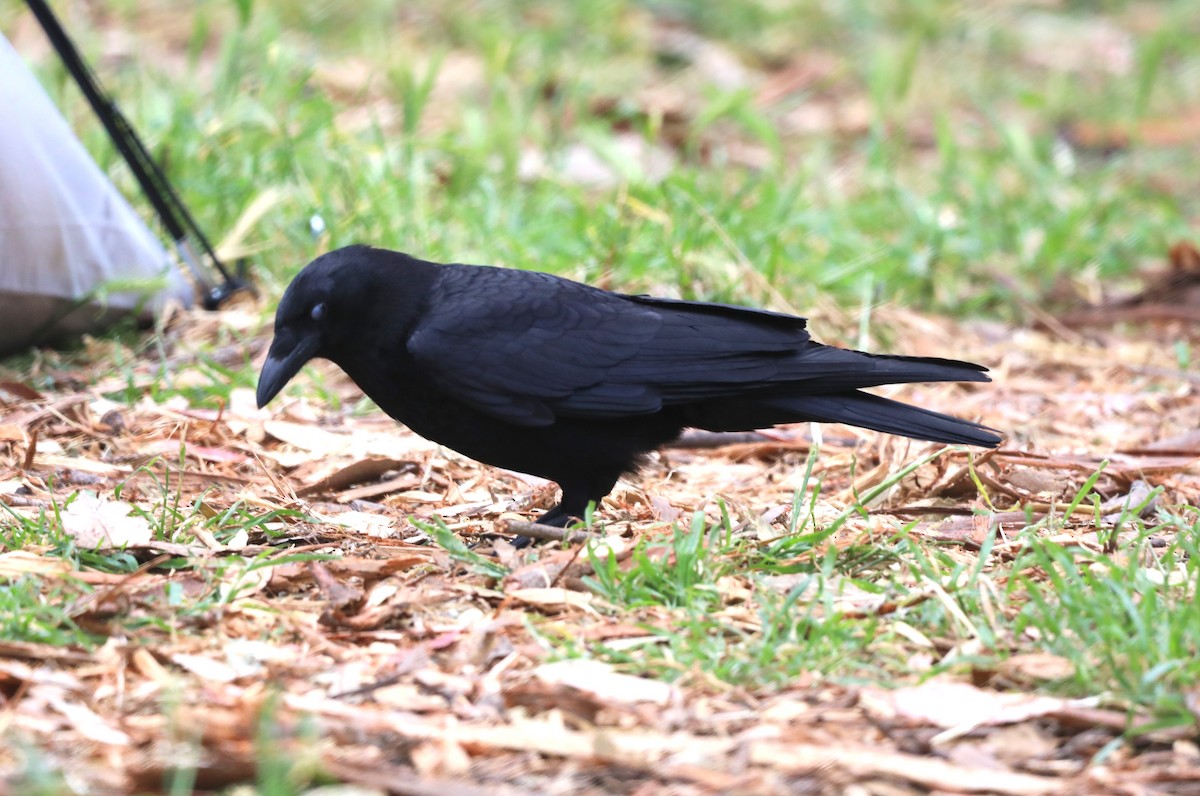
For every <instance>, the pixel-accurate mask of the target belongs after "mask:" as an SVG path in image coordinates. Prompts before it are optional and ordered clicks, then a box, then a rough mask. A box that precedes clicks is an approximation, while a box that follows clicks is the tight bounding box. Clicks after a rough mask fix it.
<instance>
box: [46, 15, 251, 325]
mask: <svg viewBox="0 0 1200 796" xmlns="http://www.w3.org/2000/svg"><path fill="white" fill-rule="evenodd" d="M25 2H26V4H27V5H28V6H29V10H30V11H32V12H33V15H34V16H35V17H36V18H37V21H38V23H39V24H40V25H41V26H42V30H44V31H45V32H46V36H47V38H49V39H50V43H51V44H52V45H53V46H54V49H55V50H56V51H57V52H58V56H59V58H61V59H62V62H63V64H64V65H65V66H66V67H67V71H68V72H70V73H71V77H72V78H74V80H75V83H76V85H78V86H79V89H80V91H82V92H83V95H84V97H86V98H87V101H88V104H90V105H91V106H92V110H93V111H94V112H95V113H96V116H97V117H98V118H99V119H100V122H101V124H103V125H104V129H105V130H106V131H107V132H108V137H109V138H110V139H111V140H112V142H113V146H115V147H116V148H117V151H118V152H119V153H120V154H121V157H122V158H124V160H125V162H126V163H127V164H128V165H129V169H130V171H132V172H133V176H134V177H135V178H136V179H137V181H138V185H140V186H141V188H142V192H143V193H145V194H146V198H147V199H148V200H149V201H150V204H151V206H152V207H153V208H154V212H155V213H156V214H157V215H158V218H159V220H160V221H162V225H163V226H164V227H165V228H166V230H167V232H168V233H169V234H170V235H171V238H172V240H174V242H175V249H176V251H177V252H178V254H179V257H180V259H181V260H182V261H183V263H184V265H186V266H187V268H188V270H189V271H191V273H192V277H193V278H194V279H195V280H196V283H197V284H198V285H199V286H200V288H201V292H202V296H201V301H202V303H203V305H204V307H205V309H210V310H211V309H216V308H218V307H219V306H220V305H221V304H222V303H223V302H224V301H225V299H227V298H228V297H229V296H230V295H232V294H233V293H235V292H237V291H239V290H242V289H248V288H249V284H248V283H247V282H246V281H245V280H244V279H243V278H241V275H240V274H239V275H238V276H234V275H233V274H231V273H230V272H229V270H228V269H227V268H226V267H225V265H224V264H223V263H222V262H221V261H220V259H218V258H217V255H216V252H214V251H213V248H212V246H211V245H210V244H209V242H208V238H206V237H205V235H204V233H203V232H202V231H201V230H200V227H199V225H198V224H197V223H196V220H195V219H194V218H192V214H191V213H189V212H188V209H187V207H186V206H185V205H184V203H183V200H182V199H180V198H179V195H178V194H177V193H176V192H175V189H174V188H173V187H172V186H171V183H170V181H168V180H167V176H166V174H164V173H163V171H162V169H161V168H159V166H158V164H157V163H156V162H155V161H154V158H152V157H151V156H150V153H149V152H148V151H147V150H146V147H145V145H144V144H143V143H142V140H141V138H139V137H138V135H137V133H136V132H135V131H134V129H133V126H132V125H131V124H130V123H129V120H128V119H126V118H125V116H124V114H122V113H121V110H120V108H118V107H117V104H116V102H115V101H114V100H113V99H112V98H110V97H109V96H107V95H106V94H105V93H104V90H103V89H102V88H101V87H100V84H99V82H98V81H97V79H96V76H95V75H94V74H92V71H91V69H89V68H88V65H87V63H86V62H85V61H84V60H83V58H82V56H80V54H79V51H78V50H76V49H75V45H74V44H73V43H72V42H71V39H70V38H69V37H68V36H67V33H66V31H65V30H63V27H62V25H61V24H60V23H59V21H58V18H57V17H55V16H54V12H53V11H51V10H50V7H49V6H48V5H47V4H46V3H45V2H44V0H25ZM192 239H194V240H196V241H198V242H199V244H200V248H201V250H202V253H203V254H206V255H208V261H209V262H210V263H212V266H213V267H214V268H215V269H216V270H217V272H218V273H219V274H220V275H221V280H220V283H219V284H217V283H214V282H213V281H212V280H210V279H208V278H207V277H206V276H205V274H204V270H203V268H202V267H201V262H200V259H199V258H198V257H197V256H196V252H195V249H194V248H193V247H192V245H191V240H192Z"/></svg>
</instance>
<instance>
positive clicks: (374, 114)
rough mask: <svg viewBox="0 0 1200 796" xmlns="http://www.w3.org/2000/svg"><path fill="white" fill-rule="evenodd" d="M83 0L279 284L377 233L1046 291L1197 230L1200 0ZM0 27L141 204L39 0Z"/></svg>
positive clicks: (1102, 287) (688, 276)
mask: <svg viewBox="0 0 1200 796" xmlns="http://www.w3.org/2000/svg"><path fill="white" fill-rule="evenodd" d="M54 7H55V9H56V11H57V12H58V13H59V14H60V15H61V17H62V19H63V21H64V24H65V26H66V28H67V30H68V32H69V33H70V34H71V35H72V36H73V37H74V39H75V41H76V43H77V45H78V46H79V47H80V49H81V50H82V51H83V53H84V54H85V56H86V57H87V58H88V59H89V61H90V62H91V64H92V66H93V68H94V70H95V71H96V72H97V74H98V76H99V77H100V79H101V81H102V82H103V84H104V85H105V86H106V87H107V88H108V89H109V91H110V93H111V94H112V95H113V96H114V97H115V98H116V99H117V101H118V103H119V104H120V106H121V108H122V109H123V111H124V112H125V114H126V115H127V116H128V117H129V118H130V120H131V121H132V122H133V124H134V126H135V128H136V129H137V130H138V131H139V132H140V134H141V135H142V136H143V138H144V139H145V140H146V142H147V144H148V146H149V148H150V150H151V151H152V152H153V153H154V155H155V156H156V157H157V158H158V159H159V160H160V162H161V163H162V164H163V165H164V167H165V168H166V171H167V173H168V174H169V176H170V177H171V179H172V181H173V182H174V184H175V186H176V187H177V189H178V190H179V191H180V193H181V194H182V196H183V198H184V200H185V202H186V203H187V204H188V206H189V207H190V208H191V210H192V212H193V214H194V215H195V216H196V218H197V220H198V221H199V223H200V226H201V227H202V228H203V229H204V230H205V231H206V232H207V233H208V235H209V237H211V238H212V239H213V240H214V241H220V251H221V253H222V254H223V255H224V256H225V257H226V258H229V259H233V258H236V257H241V256H247V257H249V258H250V259H249V261H250V263H251V265H252V267H253V270H254V273H256V274H257V275H258V277H259V278H260V280H261V282H262V283H263V284H264V286H265V288H266V290H267V294H268V296H273V295H277V293H278V292H279V291H280V290H281V289H282V286H283V285H285V284H286V282H287V280H288V279H289V278H290V276H291V275H292V274H294V273H295V271H296V270H297V269H299V268H300V267H301V266H302V265H303V264H304V263H305V262H307V261H308V260H309V259H311V258H312V257H313V256H315V254H317V253H319V252H320V251H323V250H326V249H328V248H333V247H336V246H340V245H344V244H348V243H353V242H366V243H370V244H373V245H378V246H385V247H390V248H397V249H403V250H407V251H410V252H412V253H414V254H416V255H418V256H421V257H424V258H428V259H433V260H442V261H459V262H475V263H492V264H500V265H507V266H513V267H520V268H533V269H540V270H548V271H553V272H556V273H561V274H564V275H568V276H571V277H574V278H578V279H582V280H586V281H589V282H593V283H597V284H601V285H604V286H607V287H612V288H619V289H622V290H629V291H655V292H663V293H670V294H675V295H682V296H685V297H700V298H706V299H715V300H723V301H733V302H739V303H749V304H768V305H771V306H774V307H776V308H780V309H795V310H799V311H804V310H806V309H807V308H809V307H810V306H811V305H813V304H814V303H816V302H818V301H826V300H829V301H834V302H837V303H839V304H843V305H856V306H857V305H861V304H864V303H871V302H876V301H880V300H887V301H891V302H896V303H899V304H903V305H908V306H913V307H916V308H919V309H922V310H926V311H932V312H938V313H944V314H952V315H956V316H977V315H986V316H990V317H994V318H997V319H1000V320H1006V321H1016V322H1021V321H1026V320H1029V319H1030V313H1031V312H1033V309H1032V308H1050V309H1053V308H1054V307H1055V306H1057V305H1058V304H1061V305H1064V306H1065V305H1069V304H1071V303H1072V302H1074V301H1077V300H1080V299H1082V300H1098V299H1099V298H1100V297H1101V295H1102V294H1103V293H1105V292H1106V291H1108V290H1109V289H1110V287H1112V286H1118V285H1120V284H1122V283H1123V281H1124V280H1126V279H1127V278H1128V277H1129V276H1130V275H1132V274H1134V273H1136V272H1137V271H1138V270H1139V269H1141V268H1144V267H1146V266H1148V265H1157V264H1160V263H1161V262H1163V261H1165V258H1166V252H1167V250H1168V248H1169V246H1171V244H1172V243H1174V242H1175V241H1177V240H1179V239H1183V238H1186V237H1188V236H1189V235H1191V236H1195V224H1196V219H1197V216H1198V204H1200V169H1198V168H1197V155H1198V154H1200V12H1197V9H1196V4H1195V2H1194V0H1163V1H1162V2H1068V1H1067V0H1062V1H1059V2H1056V1H1055V0H1043V1H1042V2H1018V1H1016V0H991V1H989V2H955V1H954V0H893V1H891V2H888V1H881V2H875V1H874V0H872V1H871V2H867V1H866V0H858V1H855V0H824V1H820V0H748V1H747V2H739V3H711V2H704V1H701V0H696V1H695V2H689V1H688V0H676V1H675V2H670V1H669V0H641V1H640V2H638V1H636V0H611V1H609V0H603V1H601V0H597V1H594V2H570V3H560V2H539V1H538V0H528V1H526V2H516V1H513V2H499V1H498V2H467V1H466V0H439V1H438V2H410V3H392V2H380V1H379V0H365V1H364V2H359V3H353V4H347V3H334V2H312V3H293V2H283V1H282V0H237V1H236V2H233V1H229V2H223V1H217V0H210V1H209V2H201V3H177V2H166V0H114V1H113V2H75V1H72V2H58V3H55V4H54ZM0 30H3V32H4V33H5V35H6V36H7V37H8V38H9V39H10V40H11V41H12V43H13V44H14V46H15V47H16V48H17V50H18V51H19V52H20V53H21V54H22V55H23V56H24V57H25V58H26V59H27V60H28V61H29V62H30V63H31V64H32V65H33V66H34V68H35V70H36V72H37V73H38V75H39V77H40V78H41V79H42V81H43V84H44V85H45V86H46V87H47V89H48V91H49V92H50V93H51V95H52V97H53V98H54V99H55V100H56V102H57V104H58V106H59V107H60V108H61V109H62V110H63V112H64V114H65V115H66V116H67V117H68V119H69V120H70V121H71V123H72V126H73V127H74V129H75V130H76V131H77V134H78V135H79V136H80V138H81V139H82V140H83V142H84V143H85V145H86V146H87V147H88V149H89V150H90V151H91V152H92V153H93V155H94V157H95V158H96V159H97V160H98V162H99V163H100V165H101V166H102V167H103V168H104V169H105V170H106V171H107V172H108V173H109V174H111V175H112V177H113V179H114V181H115V182H116V183H117V185H118V186H119V187H121V188H122V189H123V192H124V193H125V195H127V196H129V197H130V198H131V200H133V201H134V203H135V206H137V207H139V208H143V209H145V208H146V202H145V200H144V198H143V197H141V196H140V194H139V192H138V190H137V187H136V183H135V182H134V181H133V179H132V177H131V175H130V174H129V172H128V170H127V169H126V167H125V165H124V164H123V163H122V162H121V161H120V159H119V158H118V157H117V156H116V154H115V152H114V150H113V148H112V146H111V145H110V144H109V143H108V141H107V139H106V137H105V135H104V132H103V130H102V129H101V128H100V126H99V124H98V123H97V122H96V121H95V119H94V118H93V117H92V115H91V111H90V109H89V108H88V107H87V106H86V104H85V103H84V101H83V99H82V97H81V96H80V94H79V91H78V89H77V88H76V87H75V86H74V85H73V84H72V83H71V82H70V79H69V76H68V75H67V73H66V71H65V70H64V68H63V67H62V65H61V64H60V63H59V61H58V59H57V57H56V56H55V55H54V53H53V51H52V50H51V49H50V47H49V45H48V43H47V41H46V39H45V36H44V35H43V34H42V32H41V30H40V29H39V28H38V27H37V25H36V23H35V22H34V21H33V19H32V17H31V15H30V14H29V12H28V10H27V9H26V8H25V6H24V4H23V3H20V2H16V0H0ZM11 110H12V109H9V112H11ZM145 216H146V217H147V218H148V219H149V218H152V216H151V215H150V213H149V212H148V210H147V212H146V213H145Z"/></svg>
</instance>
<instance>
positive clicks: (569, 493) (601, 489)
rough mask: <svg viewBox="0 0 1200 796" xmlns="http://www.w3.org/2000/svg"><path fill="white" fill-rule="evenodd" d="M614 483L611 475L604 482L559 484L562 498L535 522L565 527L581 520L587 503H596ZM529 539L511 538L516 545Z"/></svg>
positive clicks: (523, 543)
mask: <svg viewBox="0 0 1200 796" xmlns="http://www.w3.org/2000/svg"><path fill="white" fill-rule="evenodd" d="M616 483H617V476H613V478H612V479H611V480H607V481H605V483H599V481H597V482H593V483H589V484H586V485H578V484H559V486H561V487H562V500H560V501H559V502H558V505H556V506H553V507H552V508H551V509H550V510H549V511H547V512H546V513H545V514H543V515H542V516H540V517H538V518H537V520H535V522H537V523H538V524H539V525H550V526H553V527H555V528H565V527H567V526H568V525H570V524H571V523H572V522H574V521H576V520H582V519H583V517H584V515H585V514H586V513H587V507H588V504H589V503H592V502H595V503H596V504H597V505H598V504H599V503H600V499H601V498H603V497H604V496H605V495H607V494H608V493H609V492H610V491H611V490H612V488H613V486H614V485H615V484H616ZM531 541H532V540H531V539H530V538H529V537H527V536H518V537H516V538H514V539H513V544H514V545H515V546H517V547H525V546H527V545H528V544H529V543H530V542H531Z"/></svg>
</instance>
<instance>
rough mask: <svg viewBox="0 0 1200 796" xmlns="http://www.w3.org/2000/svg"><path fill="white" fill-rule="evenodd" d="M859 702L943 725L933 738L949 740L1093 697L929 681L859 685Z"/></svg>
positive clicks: (878, 711)
mask: <svg viewBox="0 0 1200 796" xmlns="http://www.w3.org/2000/svg"><path fill="white" fill-rule="evenodd" d="M859 701H860V703H861V704H862V705H863V707H865V708H866V709H867V712H869V713H871V714H873V715H875V716H877V717H879V718H882V719H887V720H897V719H899V720H903V721H907V722H911V723H915V724H928V725H932V726H935V727H943V728H945V729H946V732H943V733H940V734H939V735H938V736H936V740H938V741H948V740H950V739H952V738H956V737H958V736H960V735H963V734H964V733H967V732H970V731H971V730H973V729H975V728H976V727H979V726H981V725H992V724H1011V723H1013V722H1018V721H1026V720H1028V719H1031V718H1036V717H1038V716H1045V715H1048V714H1052V713H1055V712H1058V711H1061V710H1065V709H1069V708H1080V707H1094V706H1096V705H1097V704H1099V700H1098V699H1096V698H1088V699H1059V698H1057V697H1048V696H1038V695H1036V694H1019V693H1001V692H997V691H987V690H984V689H981V688H976V687H975V686H973V685H968V684H967V683H960V682H954V681H952V680H946V679H936V680H930V681H928V682H926V683H923V684H921V685H918V686H912V687H909V688H898V689H896V690H895V691H883V690H880V689H864V690H863V691H862V692H861V693H860V694H859Z"/></svg>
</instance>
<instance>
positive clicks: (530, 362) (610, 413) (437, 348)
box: [257, 246, 1000, 525]
mask: <svg viewBox="0 0 1200 796" xmlns="http://www.w3.org/2000/svg"><path fill="white" fill-rule="evenodd" d="M804 327H805V321H804V319H803V318H797V317H794V316H791V315H785V314H782V313H778V312H768V311H766V310H756V309H749V308H746V307H735V306H730V305H726V304H709V303H703V302H697V301H679V300H675V299H665V298H652V297H649V296H633V295H624V294H620V293H611V292H609V291H607V290H601V289H599V288H594V287H590V286H588V285H583V284H580V283H578V282H572V281H570V280H567V279H563V278H561V277H557V276H551V275H549V274H542V273H536V272H532V271H518V270H511V269H505V268H494V267H489V266H475V265H437V264H434V263H429V262H424V261H422V260H418V259H416V258H415V257H410V256H409V255H407V254H402V253H399V252H392V251H387V250H384V249H375V248H370V247H367V246H350V247H347V248H344V249H338V250H336V251H332V252H329V253H328V254H325V255H322V256H321V257H318V258H317V259H316V260H313V261H312V262H311V263H309V264H308V265H307V266H306V267H305V268H304V269H303V270H302V271H301V272H300V273H299V274H298V275H297V276H296V278H295V280H294V281H293V282H292V284H291V285H290V286H289V287H288V289H287V291H286V292H285V293H284V294H283V298H282V299H281V300H280V302H279V308H278V310H277V312H276V315H275V339H274V340H273V341H272V342H271V348H270V351H269V352H268V354H267V360H266V362H265V363H264V364H263V369H262V373H261V375H260V376H259V380H258V395H257V397H258V405H259V406H260V407H261V406H264V405H265V404H266V403H267V402H268V401H270V400H271V399H272V398H273V397H275V395H276V394H277V393H278V392H279V391H280V390H281V389H283V387H284V385H286V384H287V383H288V381H289V380H290V379H291V378H292V377H293V376H295V375H296V373H297V371H299V370H300V367H301V366H302V365H304V363H305V362H307V361H308V360H310V359H312V358H314V357H323V358H325V359H329V360H332V361H333V362H335V363H336V364H338V365H339V366H340V367H341V368H342V369H343V370H344V371H346V373H347V374H348V375H349V376H350V378H351V379H353V380H354V382H355V383H356V384H357V385H358V386H359V387H360V388H362V390H363V392H365V393H366V394H367V395H369V396H370V397H371V398H372V399H374V401H375V403H377V404H378V405H379V407H380V408H381V409H383V411H385V412H387V413H388V414H389V415H391V416H392V417H393V418H395V419H396V420H399V421H400V422H401V423H404V424H405V425H407V426H408V427H409V428H411V429H412V430H413V431H415V432H417V433H418V434H420V435H422V436H424V437H427V438H428V439H431V440H434V441H435V442H439V443H441V444H443V445H446V446H448V447H450V448H453V449H454V450H457V451H459V452H461V453H464V454H466V455H467V456H470V457H472V458H474V459H478V460H479V461H482V462H486V463H488V464H493V465H497V466H499V467H506V468H508V469H510V470H516V471H518V472H523V473H532V474H534V475H540V476H543V477H545V478H549V479H552V480H554V481H556V482H558V485H559V486H560V487H561V488H562V501H561V502H560V503H559V504H558V505H557V506H555V507H554V508H552V509H550V511H548V512H547V513H546V514H544V515H543V516H542V517H541V519H540V520H539V521H540V522H543V523H550V524H558V525H564V524H566V523H567V522H568V521H569V520H570V518H572V517H580V516H582V515H583V512H584V509H585V508H586V507H587V504H588V502H589V501H599V500H600V499H601V498H602V497H604V496H605V495H606V494H608V492H609V491H610V490H611V489H612V487H613V485H614V484H615V483H616V480H617V478H618V477H619V476H621V475H622V474H623V473H626V472H629V471H630V470H632V469H634V468H635V467H636V466H637V464H638V462H639V460H640V459H641V458H642V456H643V455H644V454H646V453H647V452H649V451H652V450H654V449H655V448H657V447H658V446H659V445H662V444H663V443H665V442H668V441H670V440H672V439H674V438H676V437H677V436H679V434H680V432H681V431H682V430H683V429H684V428H686V427H695V428H701V429H708V430H711V431H747V430H753V429H759V428H766V427H768V426H772V425H775V424H777V423H790V422H796V421H804V420H808V421H819V422H825V423H835V422H836V423H847V424H849V425H852V426H861V427H863V428H869V429H873V430H875V431H884V432H889V433H892V434H902V435H904V436H907V437H913V438H915V439H923V440H931V441H934V442H947V443H965V444H969V445H981V446H984V447H989V448H994V447H996V445H998V444H999V442H1000V437H999V436H998V435H996V434H994V433H992V431H991V430H990V429H988V428H987V427H985V426H982V425H979V424H978V423H973V422H970V421H967V420H960V419H958V418H954V417H950V416H949V415H943V414H939V413H937V412H931V411H929V410H927V409H920V408H917V407H915V406H908V405H906V404H902V403H899V402H897V401H892V400H889V399H887V398H881V397H879V396H877V395H871V394H870V393H864V392H859V388H860V387H874V386H877V385H881V384H898V383H903V382H924V381H989V379H988V377H987V376H985V375H984V372H983V371H984V370H985V369H984V368H982V367H980V366H979V365H973V364H970V363H968V362H958V361H955V360H952V359H935V358H929V357H901V356H882V355H875V354H864V353H861V352H859V351H850V350H846V349H841V348H832V347H830V346H825V345H821V344H820V343H816V342H813V340H812V339H811V338H810V337H809V334H808V332H807V331H806V330H805V328H804Z"/></svg>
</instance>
